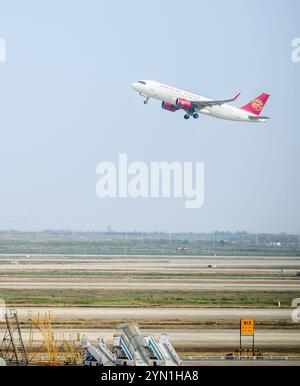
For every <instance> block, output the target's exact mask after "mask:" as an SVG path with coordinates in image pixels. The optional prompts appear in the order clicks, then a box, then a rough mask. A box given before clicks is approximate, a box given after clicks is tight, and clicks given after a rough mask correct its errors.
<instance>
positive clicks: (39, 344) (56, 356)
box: [28, 311, 82, 366]
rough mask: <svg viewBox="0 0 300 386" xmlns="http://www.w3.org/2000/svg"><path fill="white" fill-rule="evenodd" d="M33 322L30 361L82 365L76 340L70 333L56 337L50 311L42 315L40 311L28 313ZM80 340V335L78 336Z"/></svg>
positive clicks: (45, 363)
mask: <svg viewBox="0 0 300 386" xmlns="http://www.w3.org/2000/svg"><path fill="white" fill-rule="evenodd" d="M28 320H29V321H30V323H31V326H30V336H29V351H30V354H31V356H30V362H31V363H36V364H44V365H48V366H64V365H82V357H81V355H80V353H78V352H77V350H76V340H75V339H74V337H73V335H72V334H70V336H69V338H68V339H66V338H65V336H64V335H62V336H61V337H60V338H58V337H56V336H55V334H54V333H53V330H52V317H51V313H50V311H48V312H45V314H44V316H43V317H41V315H40V314H39V313H36V314H34V313H32V312H31V311H30V312H29V313H28ZM77 340H78V341H80V336H78V339H77Z"/></svg>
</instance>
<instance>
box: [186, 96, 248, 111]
mask: <svg viewBox="0 0 300 386" xmlns="http://www.w3.org/2000/svg"><path fill="white" fill-rule="evenodd" d="M240 95H241V93H238V94H236V95H235V96H234V97H233V98H231V99H224V100H220V101H192V104H193V106H195V107H196V108H197V109H199V110H202V109H205V107H212V106H221V105H224V104H225V103H231V102H234V101H236V100H237V99H238V97H239V96H240Z"/></svg>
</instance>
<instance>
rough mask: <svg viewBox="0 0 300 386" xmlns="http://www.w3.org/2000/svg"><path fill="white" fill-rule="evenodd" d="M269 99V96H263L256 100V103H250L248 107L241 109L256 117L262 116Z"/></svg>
mask: <svg viewBox="0 0 300 386" xmlns="http://www.w3.org/2000/svg"><path fill="white" fill-rule="evenodd" d="M269 97H270V95H269V94H261V95H260V96H259V97H257V98H256V99H254V101H252V102H250V103H249V104H247V105H246V106H243V107H241V109H242V110H246V111H249V113H252V114H255V115H260V113H261V112H262V110H263V108H264V106H265V104H266V103H267V101H268V99H269Z"/></svg>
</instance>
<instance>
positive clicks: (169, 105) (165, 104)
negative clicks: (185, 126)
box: [161, 102, 179, 113]
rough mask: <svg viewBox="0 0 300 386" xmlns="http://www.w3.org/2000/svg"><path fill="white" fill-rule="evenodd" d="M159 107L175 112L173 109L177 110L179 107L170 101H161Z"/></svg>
mask: <svg viewBox="0 0 300 386" xmlns="http://www.w3.org/2000/svg"><path fill="white" fill-rule="evenodd" d="M161 107H162V108H163V109H164V110H167V111H171V112H172V113H175V111H177V110H179V107H177V106H175V105H173V104H172V103H170V102H163V103H162V105H161Z"/></svg>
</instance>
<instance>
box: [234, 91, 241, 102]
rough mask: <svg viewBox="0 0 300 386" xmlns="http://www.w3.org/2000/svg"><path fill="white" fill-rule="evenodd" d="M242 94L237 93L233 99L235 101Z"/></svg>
mask: <svg viewBox="0 0 300 386" xmlns="http://www.w3.org/2000/svg"><path fill="white" fill-rule="evenodd" d="M240 96H241V93H240V92H239V93H237V94H236V96H234V97H233V98H232V101H233V102H235V101H236V100H237V99H238V98H239V97H240Z"/></svg>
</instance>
